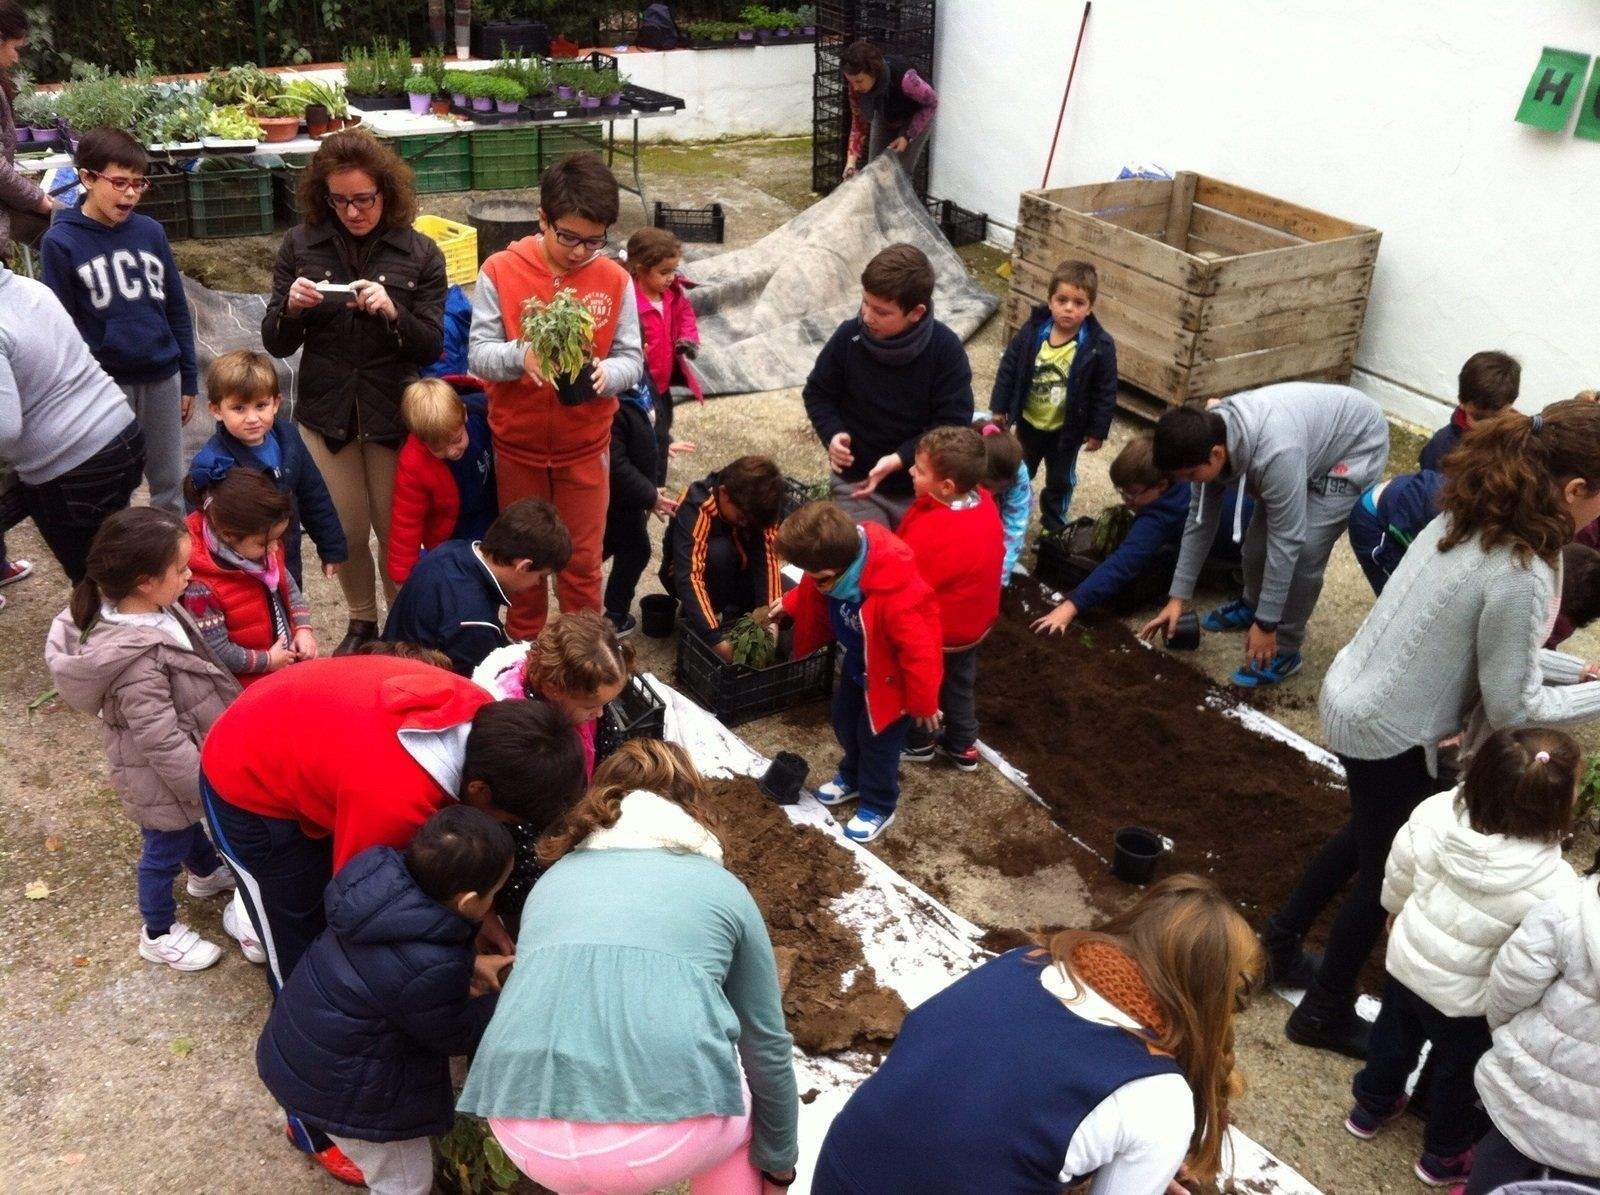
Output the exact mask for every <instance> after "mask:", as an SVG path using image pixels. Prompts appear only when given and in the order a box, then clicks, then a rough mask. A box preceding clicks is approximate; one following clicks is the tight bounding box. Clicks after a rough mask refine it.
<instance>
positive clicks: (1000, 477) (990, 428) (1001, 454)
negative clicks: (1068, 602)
mask: <svg viewBox="0 0 1600 1195" xmlns="http://www.w3.org/2000/svg"><path fill="white" fill-rule="evenodd" d="M973 426H974V427H976V428H977V429H978V432H979V434H980V435H982V436H983V461H984V467H983V488H984V489H986V490H988V491H989V494H990V496H991V497H992V498H994V504H995V505H996V506H997V507H999V508H1000V526H1001V528H1002V529H1003V530H1004V531H1005V535H1006V558H1005V561H1004V562H1003V563H1002V564H1001V566H1000V584H1001V585H1002V586H1005V585H1010V584H1011V576H1012V574H1013V573H1015V572H1016V571H1017V561H1018V560H1019V559H1020V558H1021V556H1022V549H1023V547H1024V546H1025V545H1026V544H1027V542H1028V519H1029V518H1030V517H1031V516H1032V514H1033V477H1032V476H1031V475H1030V474H1029V472H1028V463H1027V462H1026V461H1024V460H1023V459H1022V441H1021V440H1019V439H1017V437H1016V436H1015V435H1014V434H1012V433H1011V432H1008V431H1007V430H1006V429H1005V428H1003V427H1001V426H1000V425H999V424H998V423H993V422H990V421H989V420H987V419H980V420H979V421H978V422H977V423H975V424H973Z"/></svg>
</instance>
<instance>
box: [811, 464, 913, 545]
mask: <svg viewBox="0 0 1600 1195" xmlns="http://www.w3.org/2000/svg"><path fill="white" fill-rule="evenodd" d="M860 484H861V483H860V482H859V481H846V480H845V479H844V478H843V477H841V476H839V474H837V473H830V474H829V475H828V485H829V488H830V489H831V490H832V495H833V500H834V502H835V503H837V504H838V506H839V507H840V508H841V509H843V511H844V513H845V514H847V515H849V516H850V518H851V519H852V520H853V521H854V522H857V523H877V524H878V525H879V526H881V527H887V528H888V529H889V530H890V531H895V530H898V529H899V527H900V520H901V519H903V518H905V517H906V511H908V510H910V509H911V504H912V503H913V502H915V501H916V500H917V496H916V495H915V494H907V495H906V496H905V497H903V498H902V497H900V496H898V495H896V494H885V493H884V492H883V491H882V490H874V491H873V492H872V493H870V494H862V495H861V497H859V498H856V497H853V496H852V495H851V491H852V490H854V489H855V488H856V486H858V485H860Z"/></svg>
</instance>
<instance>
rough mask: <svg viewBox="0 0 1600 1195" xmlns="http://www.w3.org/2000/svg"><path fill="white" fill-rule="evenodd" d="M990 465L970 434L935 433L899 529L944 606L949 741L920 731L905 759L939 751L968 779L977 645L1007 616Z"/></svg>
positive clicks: (915, 471) (943, 689)
mask: <svg viewBox="0 0 1600 1195" xmlns="http://www.w3.org/2000/svg"><path fill="white" fill-rule="evenodd" d="M987 467H988V458H987V457H986V455H985V453H984V451H983V436H982V434H981V433H979V432H977V431H975V430H974V429H972V428H970V427H936V428H934V429H933V430H932V431H931V432H929V433H928V434H927V435H925V436H923V437H922V443H921V444H919V445H917V460H916V464H915V465H913V466H912V468H911V483H912V485H913V486H915V487H916V491H917V500H916V502H914V503H912V506H911V509H910V510H909V511H907V512H906V517H905V519H904V521H902V522H901V524H900V538H901V539H902V540H904V541H905V545H906V547H908V548H910V549H911V554H912V556H913V557H914V558H915V559H916V562H917V571H918V572H919V573H921V574H922V579H923V580H924V581H926V582H927V583H928V584H929V585H930V586H931V587H932V589H933V592H934V596H935V597H936V598H938V600H939V625H940V628H941V630H942V631H943V634H944V680H943V681H942V682H941V683H940V686H939V709H940V711H941V712H942V713H943V715H944V734H943V735H942V736H941V737H940V738H938V739H937V740H935V738H934V736H933V735H932V734H926V733H923V732H922V731H920V730H913V731H912V732H911V734H910V737H909V741H908V742H907V745H906V749H905V752H904V755H903V758H905V759H910V760H914V761H916V762H918V763H929V762H932V760H933V756H934V753H935V751H937V752H938V754H940V755H943V756H944V757H945V758H946V759H948V760H950V761H951V762H952V763H954V764H955V765H956V767H958V768H960V769H961V770H962V771H963V772H973V771H976V770H977V768H978V748H977V742H978V714H977V710H976V708H975V705H974V701H975V697H974V689H975V688H976V686H977V683H978V645H979V644H980V643H982V642H983V640H984V637H985V636H987V635H988V634H989V630H990V628H991V627H993V626H994V623H995V620H996V619H997V618H999V617H1000V578H999V573H1000V569H1001V567H1002V566H1003V565H1004V563H1005V554H1006V547H1005V532H1004V531H1003V530H1001V527H1000V512H999V511H998V510H997V509H996V508H995V504H994V499H993V498H991V497H990V496H989V491H988V490H986V489H984V488H983V487H982V486H981V485H979V484H978V483H979V481H980V480H981V479H982V477H983V474H984V470H985V469H986V468H987Z"/></svg>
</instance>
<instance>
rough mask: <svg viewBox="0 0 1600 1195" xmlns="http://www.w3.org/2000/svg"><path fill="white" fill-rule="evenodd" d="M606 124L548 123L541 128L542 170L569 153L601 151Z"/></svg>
mask: <svg viewBox="0 0 1600 1195" xmlns="http://www.w3.org/2000/svg"><path fill="white" fill-rule="evenodd" d="M604 134H605V126H604V125H598V124H578V125H547V126H542V127H541V128H540V129H539V169H540V171H541V172H542V171H543V170H545V169H546V168H547V167H549V166H553V165H554V164H555V163H557V162H559V161H560V160H561V159H562V158H564V157H566V156H567V155H568V154H573V153H591V154H597V153H600V152H601V146H602V145H603V144H604Z"/></svg>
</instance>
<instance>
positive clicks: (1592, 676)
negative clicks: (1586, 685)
mask: <svg viewBox="0 0 1600 1195" xmlns="http://www.w3.org/2000/svg"><path fill="white" fill-rule="evenodd" d="M1579 675H1580V676H1582V677H1583V679H1584V680H1600V660H1590V661H1589V662H1588V663H1587V664H1585V665H1584V666H1583V671H1582V672H1581V673H1579Z"/></svg>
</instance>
